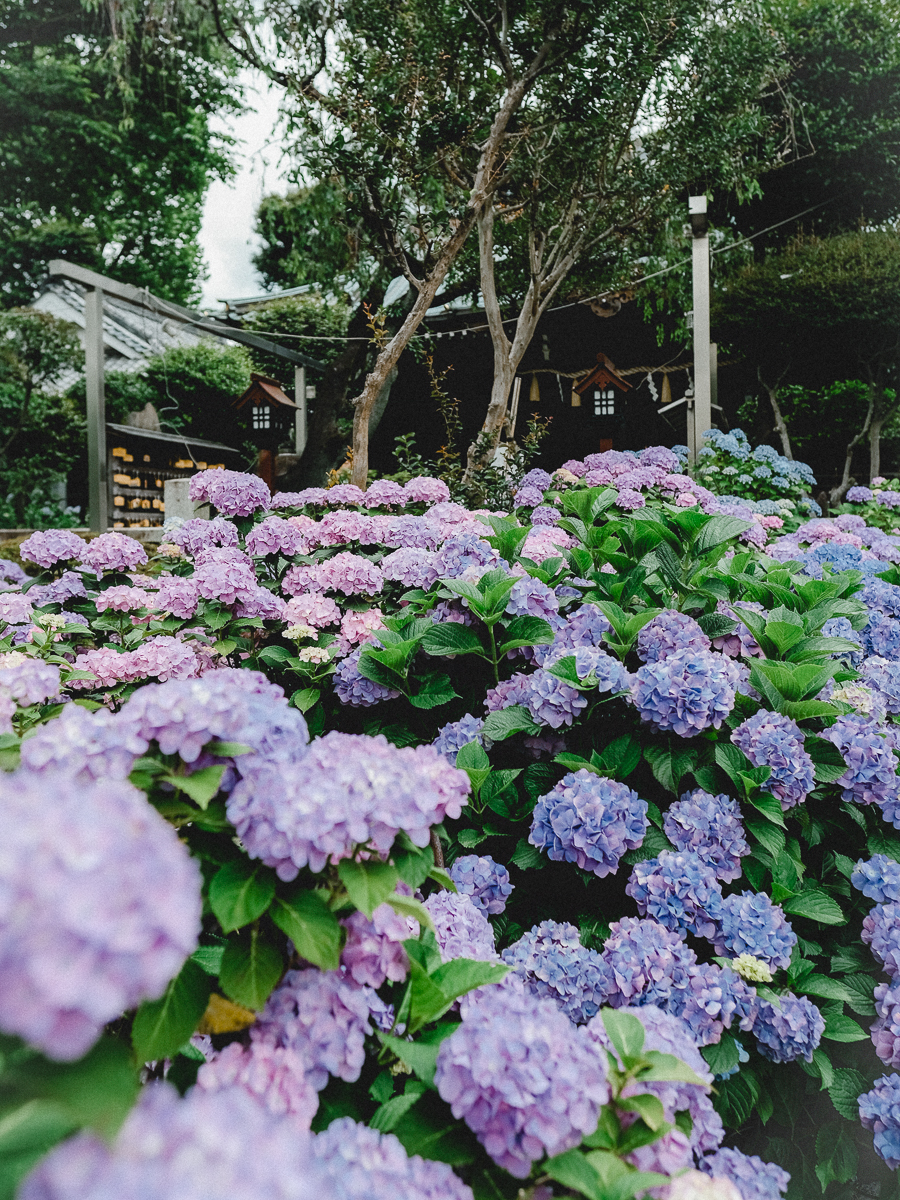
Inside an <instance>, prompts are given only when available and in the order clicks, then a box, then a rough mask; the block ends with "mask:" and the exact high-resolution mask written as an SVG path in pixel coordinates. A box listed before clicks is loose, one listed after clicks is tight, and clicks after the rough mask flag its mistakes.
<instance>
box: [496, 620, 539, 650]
mask: <svg viewBox="0 0 900 1200" xmlns="http://www.w3.org/2000/svg"><path fill="white" fill-rule="evenodd" d="M503 627H504V635H503V641H502V644H501V645H500V646H499V648H498V650H497V653H498V655H500V654H507V653H508V652H509V651H510V650H516V649H518V648H519V647H520V646H549V645H550V643H551V642H552V641H553V630H552V628H551V626H550V623H549V621H545V620H544V619H543V617H530V616H522V617H514V618H513V619H512V620H511V621H506V622H504V626H503Z"/></svg>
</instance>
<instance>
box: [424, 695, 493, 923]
mask: <svg viewBox="0 0 900 1200" xmlns="http://www.w3.org/2000/svg"><path fill="white" fill-rule="evenodd" d="M483 729H484V721H482V720H481V718H480V717H473V716H472V714H471V713H466V715H465V716H464V717H460V719H459V720H458V721H450V722H449V723H448V724H446V725H444V726H442V727H441V728H440V729H439V730H438V735H437V737H436V738H435V739H434V741H433V742H432V743H431V744H432V745H433V746H434V748H435V750H437V751H438V752H439V753H441V754H443V756H444V758H446V760H447V761H448V762H449V763H451V764H452V765H453V766H454V767H455V766H456V756H457V754H458V753H459V751H460V750H461V749H462V747H463V746H468V745H469V743H470V742H477V743H478V744H479V746H483V745H484V734H483V732H482V730H483ZM498 911H499V910H498Z"/></svg>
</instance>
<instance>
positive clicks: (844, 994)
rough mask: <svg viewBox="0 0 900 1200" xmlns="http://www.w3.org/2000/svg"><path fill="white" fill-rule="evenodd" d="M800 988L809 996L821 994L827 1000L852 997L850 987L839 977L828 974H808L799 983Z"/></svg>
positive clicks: (849, 998)
mask: <svg viewBox="0 0 900 1200" xmlns="http://www.w3.org/2000/svg"><path fill="white" fill-rule="evenodd" d="M797 986H798V990H799V991H801V992H803V993H804V994H805V995H807V996H821V997H823V999H825V1000H847V1001H850V1000H851V999H852V995H851V993H850V990H849V988H847V987H846V986H845V984H844V983H842V982H841V980H839V979H832V978H831V977H830V976H828V975H818V974H816V973H815V972H813V974H811V975H807V976H806V978H805V979H803V980H802V982H800V983H799V984H798V985H797Z"/></svg>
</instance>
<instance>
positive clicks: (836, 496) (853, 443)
mask: <svg viewBox="0 0 900 1200" xmlns="http://www.w3.org/2000/svg"><path fill="white" fill-rule="evenodd" d="M874 408H875V396H874V392H872V391H870V392H869V407H868V409H867V411H866V419H865V421H864V422H863V427H862V429H860V431H859V433H858V434H857V435H856V437H854V438H852V439H851V440H850V441H849V442H848V443H847V453H846V455H845V457H844V470H843V474H842V475H841V482H840V483H839V484H838V485H837V486H836V487H833V488H832V489H831V491H830V492H829V493H828V503H829V504H830V505H832V507H833V506H834V505H835V504H840V502H841V501H842V500H843V498H844V495H845V493H846V491H847V489H848V488H849V487H850V484H851V483H852V479H851V476H850V468H851V467H852V465H853V451H854V450H855V449H856V447H857V446H858V445H859V443H860V442H861V441H862V440H863V438H864V437H865V436H866V434H867V433H868V432H869V426H870V425H871V423H872V415H873V412H874Z"/></svg>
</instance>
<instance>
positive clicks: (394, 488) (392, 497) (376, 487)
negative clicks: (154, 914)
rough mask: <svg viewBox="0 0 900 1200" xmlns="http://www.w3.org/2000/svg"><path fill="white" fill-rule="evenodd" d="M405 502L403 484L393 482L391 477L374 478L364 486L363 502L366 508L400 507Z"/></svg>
mask: <svg viewBox="0 0 900 1200" xmlns="http://www.w3.org/2000/svg"><path fill="white" fill-rule="evenodd" d="M406 502H407V495H406V492H405V490H404V488H403V484H401V483H395V482H394V481H393V479H376V480H375V482H374V483H370V484H369V486H368V488H366V494H365V496H364V497H363V504H365V506H366V508H393V507H400V508H402V507H403V505H404V504H406Z"/></svg>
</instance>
